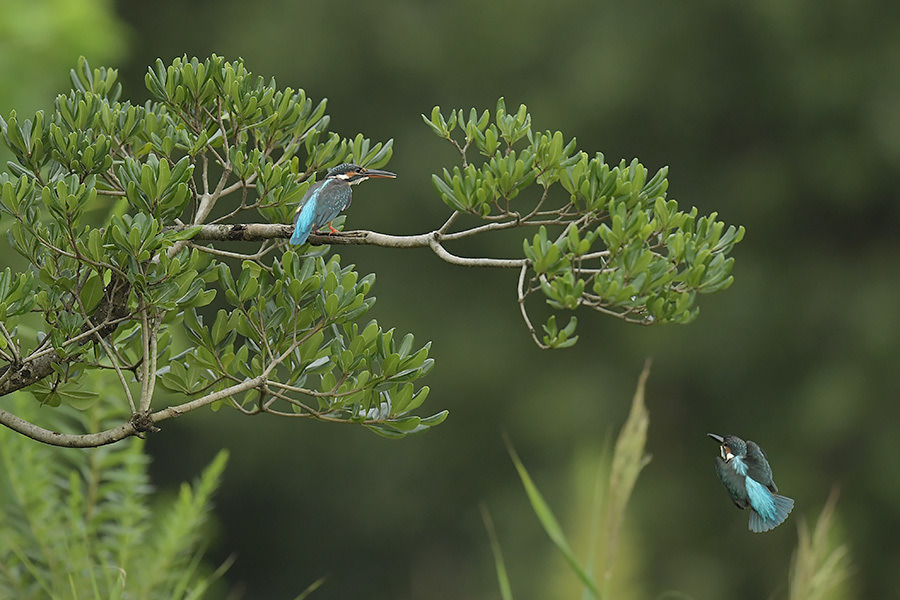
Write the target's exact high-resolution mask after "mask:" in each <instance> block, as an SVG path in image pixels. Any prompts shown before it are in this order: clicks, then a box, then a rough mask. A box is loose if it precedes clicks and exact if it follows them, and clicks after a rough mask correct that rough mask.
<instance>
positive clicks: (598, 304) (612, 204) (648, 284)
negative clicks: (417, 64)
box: [423, 98, 744, 347]
mask: <svg viewBox="0 0 900 600" xmlns="http://www.w3.org/2000/svg"><path fill="white" fill-rule="evenodd" d="M423 119H424V120H425V122H426V123H427V124H428V126H429V127H430V128H431V129H432V130H433V131H434V133H435V134H436V135H438V136H439V137H441V138H443V139H445V140H447V141H448V142H450V143H451V144H452V145H453V146H454V147H455V148H456V149H457V150H458V151H459V154H460V161H461V165H460V166H457V167H454V168H453V169H452V170H448V169H444V170H443V172H442V173H441V174H435V175H433V176H432V182H433V184H434V187H435V189H436V190H437V192H438V194H439V195H440V197H441V199H442V200H443V201H444V203H446V204H447V206H448V207H450V208H451V209H453V210H454V211H455V212H456V213H457V214H460V215H471V216H473V217H477V218H479V219H482V220H484V221H487V222H488V225H484V226H481V229H505V228H509V227H524V226H531V227H535V228H536V229H537V232H536V233H535V234H534V235H533V236H530V237H527V238H526V239H525V240H523V244H522V252H523V256H524V259H525V262H524V264H523V270H522V275H521V277H520V281H519V302H520V304H521V305H522V313H523V317H524V318H525V321H526V324H527V325H528V327H529V329H530V330H531V331H532V334H533V336H534V337H535V341H536V342H537V343H538V344H539V345H541V346H543V347H567V346H571V345H572V344H574V343H575V342H576V341H577V336H576V335H574V332H575V328H576V324H577V321H576V318H575V317H574V316H572V317H571V319H570V321H569V323H568V325H567V326H566V327H564V328H562V329H560V328H559V327H558V326H557V325H556V317H555V313H558V312H560V311H574V310H576V309H578V308H579V307H586V308H589V309H593V310H596V311H599V312H602V313H605V314H610V315H613V316H616V317H619V318H622V319H625V320H626V321H629V322H633V323H640V324H644V325H649V324H658V323H672V322H674V323H688V322H690V321H691V320H693V319H694V318H696V316H697V313H698V310H699V309H698V308H697V307H696V306H695V303H696V298H697V295H698V294H708V293H715V292H718V291H721V290H724V289H726V288H727V287H728V286H729V285H731V283H732V281H733V278H732V276H731V270H732V267H733V264H734V259H733V258H730V257H728V255H729V254H730V252H731V251H732V249H733V248H734V245H735V244H737V243H738V242H740V241H741V239H742V238H743V236H744V228H743V227H735V226H733V225H732V226H726V225H725V223H723V222H721V221H718V220H717V216H718V215H717V214H716V213H712V214H710V215H707V216H698V211H697V209H696V208H692V209H691V210H689V211H687V212H685V211H683V210H681V209H679V206H678V203H677V202H676V201H675V200H673V199H669V198H667V196H666V191H667V189H668V180H667V179H666V175H667V171H668V169H667V168H666V167H663V168H661V169H659V170H658V171H657V172H656V173H655V174H653V175H652V176H651V174H650V172H649V171H648V170H647V168H646V167H644V166H643V165H642V164H641V163H640V162H638V160H637V159H635V160H632V161H631V162H626V161H624V160H623V161H621V162H620V163H619V164H618V165H615V166H611V165H610V164H608V163H607V162H606V160H605V158H604V156H603V154H601V153H597V154H595V155H594V156H593V157H591V156H589V155H588V154H587V153H586V152H583V151H581V150H578V148H577V144H576V140H575V139H571V140H569V141H566V139H565V137H564V136H563V134H562V133H561V132H559V131H555V132H551V131H545V132H540V131H537V130H535V129H534V128H533V127H532V124H531V115H530V114H529V113H528V111H527V109H526V107H525V106H524V105H520V106H519V108H518V110H517V111H515V112H514V113H512V112H508V111H507V109H506V105H505V102H504V101H503V99H502V98H501V99H500V100H499V101H498V103H497V107H496V110H495V111H494V113H493V115H492V114H491V113H490V112H489V111H487V110H485V111H483V112H482V113H480V114H479V113H478V112H477V111H476V110H475V109H472V110H471V111H470V112H469V113H468V115H466V114H465V113H464V111H463V110H452V111H450V113H449V117H445V116H444V115H443V114H442V112H441V110H440V108H439V107H435V108H434V110H433V111H432V114H431V117H430V118H428V117H426V116H425V115H423ZM472 154H475V156H472ZM477 229H479V228H477V227H476V228H473V229H471V230H469V231H468V232H471V231H474V230H477ZM468 232H466V233H468ZM453 235H454V234H450V235H448V236H446V237H453ZM457 235H459V234H457ZM459 237H462V236H461V235H459ZM536 292H540V293H541V294H542V295H543V296H544V298H545V300H546V304H547V305H548V306H549V307H550V309H551V314H550V316H549V317H548V318H547V321H546V324H545V325H544V327H543V330H544V335H543V336H542V337H541V338H540V339H539V338H538V336H537V334H536V332H535V330H534V328H533V327H532V326H531V320H530V318H529V316H528V313H527V311H526V309H525V301H526V299H527V298H528V297H529V296H530V295H532V294H533V293H536Z"/></svg>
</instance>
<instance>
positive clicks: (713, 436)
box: [706, 433, 725, 444]
mask: <svg viewBox="0 0 900 600" xmlns="http://www.w3.org/2000/svg"><path fill="white" fill-rule="evenodd" d="M706 435H708V436H709V437H711V438H712V439H714V440H716V441H717V442H719V443H720V444H721V443H723V442H724V441H725V438H723V437H722V436H721V435H716V434H714V433H707V434H706Z"/></svg>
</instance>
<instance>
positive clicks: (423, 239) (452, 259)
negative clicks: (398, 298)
mask: <svg viewBox="0 0 900 600" xmlns="http://www.w3.org/2000/svg"><path fill="white" fill-rule="evenodd" d="M508 223H513V222H512V221H510V222H508ZM508 223H492V224H490V225H485V226H481V227H477V228H475V229H473V230H466V231H462V232H455V233H449V234H448V233H443V232H442V229H443V227H442V228H441V229H439V230H436V231H431V232H429V233H421V234H418V235H390V234H386V233H377V232H375V231H366V230H358V231H341V232H338V233H331V234H323V233H312V234H310V236H309V243H310V244H312V245H313V246H323V245H335V246H380V247H382V248H431V249H432V251H434V253H435V254H437V255H438V257H439V258H441V260H444V261H446V262H448V263H451V264H454V265H460V266H463V267H493V268H500V269H518V268H521V267H522V265H524V264H527V262H528V261H527V259H525V258H467V257H463V256H457V255H455V254H452V253H451V252H449V251H447V249H446V248H444V246H443V245H442V242H443V241H444V240H456V239H459V238H462V237H467V235H472V234H474V233H480V232H482V231H485V230H494V229H507V228H509V227H512V226H514V225H510V224H508ZM491 225H493V227H491ZM188 227H190V226H188V225H176V226H172V227H167V228H166V229H167V230H169V231H183V230H185V229H187V228H188ZM293 229H294V228H293V226H292V225H281V224H278V223H249V224H237V225H220V224H217V225H204V226H203V227H202V228H201V229H200V231H199V232H197V234H196V235H195V236H194V237H193V238H191V242H198V241H201V242H216V241H219V242H238V241H240V242H260V241H264V240H271V239H279V238H280V239H286V238H289V237H290V236H291V233H292V232H293Z"/></svg>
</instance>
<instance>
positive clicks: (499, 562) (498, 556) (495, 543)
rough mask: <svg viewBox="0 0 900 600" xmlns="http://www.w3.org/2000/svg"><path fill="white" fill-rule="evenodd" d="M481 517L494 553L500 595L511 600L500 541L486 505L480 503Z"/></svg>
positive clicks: (506, 599)
mask: <svg viewBox="0 0 900 600" xmlns="http://www.w3.org/2000/svg"><path fill="white" fill-rule="evenodd" d="M481 518H482V519H483V520H484V528H485V529H487V533H488V538H490V540H491V552H493V553H494V565H496V567H497V583H498V584H499V585H500V597H501V598H502V599H503V600H513V595H512V587H511V586H510V585H509V575H508V574H507V573H506V563H505V562H504V561H503V553H502V552H501V551H500V541H499V540H498V539H497V532H496V530H495V529H494V522H493V521H492V520H491V513H490V512H488V509H487V506H485V505H484V504H482V505H481Z"/></svg>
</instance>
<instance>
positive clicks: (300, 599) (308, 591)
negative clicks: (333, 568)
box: [294, 577, 325, 600]
mask: <svg viewBox="0 0 900 600" xmlns="http://www.w3.org/2000/svg"><path fill="white" fill-rule="evenodd" d="M324 583H325V578H324V577H319V578H318V579H316V580H315V581H313V582H312V583H311V584H309V585H308V586H306V589H305V590H303V591H302V592H300V595H299V596H297V597H296V598H294V600H305V599H306V597H307V596H309V595H310V594H312V593H313V592H314V591H316V590H317V589H319V588H320V587H322V584H324Z"/></svg>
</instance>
